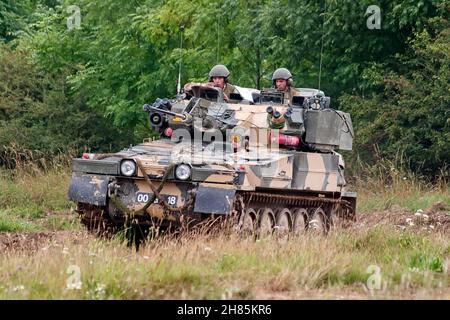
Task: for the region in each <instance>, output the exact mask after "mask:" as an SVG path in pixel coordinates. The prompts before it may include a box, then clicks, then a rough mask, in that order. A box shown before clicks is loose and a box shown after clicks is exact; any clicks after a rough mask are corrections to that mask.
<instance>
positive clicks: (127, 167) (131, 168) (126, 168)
mask: <svg viewBox="0 0 450 320" xmlns="http://www.w3.org/2000/svg"><path fill="white" fill-rule="evenodd" d="M120 172H121V173H122V174H123V175H124V176H127V177H131V176H132V175H133V174H134V173H135V172H136V163H134V161H133V160H124V161H122V163H121V164H120Z"/></svg>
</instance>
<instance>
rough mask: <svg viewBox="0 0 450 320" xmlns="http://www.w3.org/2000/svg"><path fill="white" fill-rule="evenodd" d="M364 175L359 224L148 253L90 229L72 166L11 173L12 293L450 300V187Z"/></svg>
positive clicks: (5, 181) (1, 197)
mask: <svg viewBox="0 0 450 320" xmlns="http://www.w3.org/2000/svg"><path fill="white" fill-rule="evenodd" d="M404 178H405V176H403V175H398V177H396V178H395V177H394V179H393V178H392V176H391V177H390V179H389V181H386V180H385V179H384V178H383V179H373V178H369V177H366V179H365V180H364V181H360V182H358V183H355V185H354V188H355V189H356V190H357V191H358V221H357V222H356V223H355V224H354V225H352V226H351V227H349V228H346V229H336V230H332V232H331V233H330V234H329V235H328V236H327V237H323V236H314V235H308V234H307V235H304V236H301V237H298V238H293V239H290V240H289V241H287V242H285V241H280V240H277V239H275V238H271V239H265V240H259V241H256V242H255V241H251V240H245V241H242V239H239V238H237V237H236V236H234V235H223V234H219V235H213V234H208V235H207V234H187V235H182V236H179V237H177V238H174V237H164V238H160V239H157V240H153V241H150V242H148V243H147V245H146V246H145V247H143V248H142V249H141V250H139V252H137V253H136V252H135V251H133V250H131V249H129V248H127V247H126V245H125V244H124V243H123V241H121V240H119V239H113V240H108V241H106V240H99V239H96V238H94V237H93V236H91V235H89V234H87V233H86V232H85V231H84V230H83V228H81V227H80V225H79V223H78V221H77V219H76V216H75V215H74V214H73V213H71V210H72V208H73V204H71V203H70V202H68V201H67V199H66V194H67V188H68V184H69V180H70V173H69V171H68V170H67V169H64V168H60V169H57V170H51V171H50V172H46V173H43V172H40V171H34V172H32V173H24V172H22V173H17V172H16V173H15V174H14V175H12V174H11V172H6V171H3V172H0V190H2V192H1V193H0V208H1V209H0V252H2V254H1V255H0V298H3V299H13V298H19V299H60V298H62V299H66V298H75V299H109V298H112V299H153V298H158V299H179V298H185V299H230V298H233V299H272V298H275V299H310V298H321V299H334V298H338V299H341V298H356V299H368V298H380V299H388V298H400V299H404V298H405V299H410V298H420V299H429V298H433V299H450V271H449V267H450V264H449V263H450V262H449V261H450V189H449V186H448V184H445V183H437V184H434V185H430V184H426V183H423V182H421V181H420V180H418V179H416V178H414V177H413V178H411V177H409V176H408V177H406V179H404Z"/></svg>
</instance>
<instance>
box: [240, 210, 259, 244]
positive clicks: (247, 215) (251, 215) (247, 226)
mask: <svg viewBox="0 0 450 320" xmlns="http://www.w3.org/2000/svg"><path fill="white" fill-rule="evenodd" d="M255 220H256V211H255V209H253V208H247V209H245V210H244V212H243V213H242V214H241V216H240V217H239V223H238V233H239V235H241V236H242V237H244V238H247V237H252V236H253V235H254V234H255Z"/></svg>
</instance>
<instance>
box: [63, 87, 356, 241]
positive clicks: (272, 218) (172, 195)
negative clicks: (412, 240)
mask: <svg viewBox="0 0 450 320" xmlns="http://www.w3.org/2000/svg"><path fill="white" fill-rule="evenodd" d="M238 89H239V92H240V93H239V94H231V95H230V97H227V96H225V95H224V94H223V92H222V91H221V90H220V89H219V88H216V87H213V86H211V85H209V84H199V83H191V84H188V85H186V86H185V90H184V94H183V95H179V96H177V98H176V99H173V100H168V99H157V100H156V102H154V103H153V104H146V105H144V111H145V112H147V113H148V116H149V121H150V124H151V126H152V128H153V129H154V130H155V131H156V132H158V133H159V134H160V139H158V140H152V139H148V140H147V141H144V142H143V143H142V144H139V145H136V146H132V147H130V148H127V149H124V150H122V151H120V152H117V153H113V154H83V157H82V158H77V159H74V160H73V176H72V181H71V184H70V189H69V198H70V200H72V201H74V202H76V204H77V209H76V211H77V212H78V213H79V215H80V216H81V221H82V222H83V223H84V224H85V225H86V226H87V227H88V228H89V229H91V230H100V231H102V232H103V231H115V230H120V229H121V228H123V227H124V226H138V227H139V228H140V229H141V230H148V229H149V228H151V227H154V226H157V227H158V228H159V229H160V230H169V229H170V230H173V229H175V230H177V229H179V228H182V227H183V226H192V225H196V224H198V223H201V222H204V221H205V220H208V219H209V218H219V220H220V217H222V218H225V220H226V221H232V223H233V226H234V228H235V229H236V230H237V231H239V232H241V233H244V234H247V233H252V234H254V235H256V236H262V235H267V234H272V233H277V234H280V235H288V234H292V233H293V234H299V233H303V232H305V231H307V230H316V231H318V232H320V233H326V232H327V231H328V230H329V229H330V228H331V227H332V226H333V225H336V224H337V223H338V222H339V223H340V222H342V221H352V220H354V219H355V208H356V193H354V192H348V191H346V189H345V187H346V180H345V177H344V162H343V159H342V157H341V155H340V154H338V153H337V152H336V150H338V149H341V150H351V149H352V142H353V127H352V123H351V119H350V116H349V114H347V113H344V112H341V111H338V110H334V109H332V108H331V107H330V98H329V97H326V96H325V95H324V93H323V92H322V91H320V90H314V89H299V94H298V95H297V96H294V97H292V98H291V99H289V101H288V103H286V99H285V97H284V93H283V92H279V91H276V90H275V89H267V90H262V91H257V90H250V89H245V88H239V87H238ZM208 221H209V220H208Z"/></svg>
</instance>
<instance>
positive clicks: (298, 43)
mask: <svg viewBox="0 0 450 320" xmlns="http://www.w3.org/2000/svg"><path fill="white" fill-rule="evenodd" d="M72 4H74V3H73V2H72V1H69V0H27V1H20V2H19V1H14V0H4V1H2V2H1V3H0V146H3V149H0V158H1V157H2V156H3V157H5V149H6V148H7V147H10V146H12V145H13V146H15V148H18V149H19V150H21V149H29V150H40V152H42V153H44V154H46V155H48V156H50V155H52V154H54V153H55V152H58V151H65V150H67V149H75V150H83V149H86V148H88V149H93V150H105V149H118V148H121V147H123V146H124V145H127V144H129V143H136V142H138V141H140V140H141V139H142V138H143V137H147V136H149V135H150V134H151V133H150V131H149V128H148V125H147V120H146V118H145V114H144V113H143V112H142V111H141V106H142V104H143V103H145V102H151V101H152V100H154V99H155V98H157V97H166V96H169V97H170V96H174V94H175V91H176V85H177V78H178V69H179V63H180V60H181V59H180V58H182V68H181V69H182V82H183V83H184V82H187V81H203V80H206V75H207V73H208V71H209V69H210V68H211V66H213V65H214V64H216V63H224V64H226V65H227V66H228V67H229V69H230V70H231V72H232V75H231V81H232V82H233V83H237V84H239V85H241V86H247V87H259V88H261V87H265V86H269V85H270V77H271V74H272V72H273V70H274V69H275V68H277V67H280V66H284V67H287V68H289V69H290V70H291V71H292V72H293V74H294V78H295V80H296V85H297V86H299V87H318V86H319V69H320V65H322V68H321V70H322V72H321V79H320V86H321V88H322V89H323V90H324V91H325V92H326V93H327V94H328V95H330V96H331V97H332V101H333V103H334V106H335V107H339V108H341V109H343V110H346V111H349V112H351V113H352V116H353V123H354V126H355V127H356V152H354V153H352V155H351V156H352V157H353V159H356V158H357V157H359V158H361V159H363V160H364V161H368V162H373V161H377V160H378V159H379V158H388V159H389V158H391V159H392V158H394V157H396V156H397V155H398V154H399V153H402V154H403V155H404V156H405V157H406V158H407V159H409V163H410V165H411V168H412V169H414V170H416V171H418V172H422V173H426V174H430V175H434V174H437V173H439V170H440V169H442V168H445V164H448V163H449V162H450V159H449V158H450V133H449V132H450V130H449V129H450V111H449V109H450V104H449V102H450V101H449V100H450V98H449V97H450V86H449V79H450V77H449V66H450V60H449V59H450V58H449V56H450V45H449V43H450V41H449V40H450V39H449V33H450V26H449V22H448V18H449V15H448V14H449V11H450V1H448V0H420V1H413V0H401V1H396V2H392V1H387V0H379V1H378V3H377V5H378V6H379V7H380V8H381V29H373V30H371V29H369V28H368V27H367V25H366V21H367V19H368V18H369V16H370V14H369V15H368V14H366V9H367V8H368V7H369V6H370V5H372V4H374V3H373V1H371V0H362V1H351V0H340V1H336V0H322V1H309V0H295V1H288V0H250V1H244V0H218V1H213V2H211V1H207V0H196V1H194V2H193V1H188V0H129V1H118V0H102V1H90V0H77V1H76V5H77V6H78V7H79V8H80V10H81V11H80V12H81V25H80V28H74V29H69V28H68V26H67V20H68V19H70V17H71V15H72V14H73V12H72V11H71V10H68V9H69V7H70V5H72ZM181 40H182V43H183V45H182V48H180V42H181ZM321 53H322V54H321ZM320 57H322V59H320Z"/></svg>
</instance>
